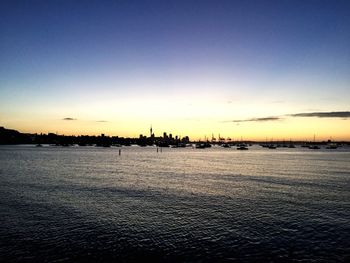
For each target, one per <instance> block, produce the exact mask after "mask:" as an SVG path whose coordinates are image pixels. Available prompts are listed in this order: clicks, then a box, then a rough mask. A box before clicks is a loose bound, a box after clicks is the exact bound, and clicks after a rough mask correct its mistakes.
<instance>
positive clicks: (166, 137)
mask: <svg viewBox="0 0 350 263" xmlns="http://www.w3.org/2000/svg"><path fill="white" fill-rule="evenodd" d="M191 143H197V144H198V143H205V144H208V145H210V144H218V145H221V146H227V147H230V146H235V145H238V146H239V145H240V144H242V143H246V144H261V145H262V146H263V145H264V144H267V142H258V141H231V140H229V141H223V140H220V141H216V140H214V141H213V140H211V141H209V140H208V139H206V140H204V141H191V140H190V138H189V137H188V136H185V137H180V136H177V135H176V136H173V135H172V134H167V133H165V132H164V133H163V136H159V137H156V136H155V135H154V133H152V132H151V133H150V136H149V137H147V136H144V135H142V134H140V136H139V137H138V138H129V137H127V138H125V137H119V136H106V135H104V134H101V135H99V136H95V135H93V136H89V135H78V136H72V135H59V134H55V133H48V134H43V133H40V134H37V133H35V134H30V133H21V132H19V131H16V130H12V129H6V128H4V127H0V145H1V144H2V145H11V144H36V145H38V146H40V145H42V144H50V145H54V146H72V145H79V146H93V145H94V146H101V147H110V146H130V145H132V144H136V145H139V146H152V145H156V146H159V147H169V146H176V147H186V145H187V144H191ZM273 143H274V144H276V145H277V147H279V146H278V145H280V146H281V147H282V146H287V145H290V144H291V143H293V144H298V145H301V146H307V145H326V144H329V143H333V144H338V145H350V142H347V141H338V142H331V141H330V140H328V141H319V142H311V141H307V142H306V141H294V142H291V141H274V142H273ZM268 144H271V142H269V143H268Z"/></svg>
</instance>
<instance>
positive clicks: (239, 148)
mask: <svg viewBox="0 0 350 263" xmlns="http://www.w3.org/2000/svg"><path fill="white" fill-rule="evenodd" d="M237 150H248V147H247V146H244V145H241V146H238V147H237Z"/></svg>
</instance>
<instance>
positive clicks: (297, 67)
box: [0, 0, 350, 140]
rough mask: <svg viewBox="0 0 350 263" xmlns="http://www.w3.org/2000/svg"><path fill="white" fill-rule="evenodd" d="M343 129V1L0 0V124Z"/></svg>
mask: <svg viewBox="0 0 350 263" xmlns="http://www.w3.org/2000/svg"><path fill="white" fill-rule="evenodd" d="M150 125H152V126H153V130H154V132H155V133H156V135H161V134H162V133H163V131H165V132H168V133H172V134H174V135H175V134H178V135H182V136H184V135H189V136H190V138H192V139H198V138H204V137H205V136H207V137H211V136H212V134H214V135H215V136H216V137H217V135H218V134H219V133H220V134H221V136H222V137H231V138H233V139H238V138H239V139H240V138H241V137H242V138H243V139H256V140H259V139H260V140H262V139H263V140H265V138H269V139H271V138H274V139H286V140H289V139H290V138H291V139H307V140H311V139H313V136H314V134H316V139H319V140H321V139H322V140H323V139H329V138H332V139H338V140H344V139H345V140H350V1H321V0H318V1H283V0H280V1H233V0H231V1H220V0H216V1H214V0H213V1H185V0H184V1H132V0H131V1H130V0H128V1H127V0H125V1H72V0H70V1H68V0H67V1H64V0H61V1H24V0H23V1H13V0H11V1H4V0H2V1H0V126H4V127H5V128H10V129H17V130H19V131H21V132H33V133H34V132H38V133H40V132H43V133H47V132H58V133H59V134H67V135H68V134H76V135H78V134H100V133H105V134H107V135H119V136H138V135H139V134H140V133H143V134H146V135H148V134H149V128H150Z"/></svg>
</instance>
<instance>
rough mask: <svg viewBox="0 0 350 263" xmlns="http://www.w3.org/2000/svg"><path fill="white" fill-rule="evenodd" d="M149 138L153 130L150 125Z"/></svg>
mask: <svg viewBox="0 0 350 263" xmlns="http://www.w3.org/2000/svg"><path fill="white" fill-rule="evenodd" d="M149 134H150V135H149V137H152V134H153V129H152V124H151V128H150V129H149Z"/></svg>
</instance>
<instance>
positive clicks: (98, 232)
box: [0, 145, 350, 263]
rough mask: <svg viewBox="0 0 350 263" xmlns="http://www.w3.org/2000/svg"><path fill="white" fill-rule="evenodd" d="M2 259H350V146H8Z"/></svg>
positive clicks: (0, 179) (2, 154) (2, 187)
mask: <svg viewBox="0 0 350 263" xmlns="http://www.w3.org/2000/svg"><path fill="white" fill-rule="evenodd" d="M119 149H121V152H120V155H119ZM0 262H327V263H328V262H350V147H348V148H347V147H342V148H338V149H336V150H328V149H325V148H323V149H320V150H310V149H306V148H301V147H297V148H294V149H293V148H291V149H289V148H278V149H275V150H271V149H266V148H262V147H260V146H258V145H254V146H252V147H250V149H249V150H248V151H238V150H236V148H222V147H211V148H207V149H195V148H162V149H161V150H160V149H158V150H157V148H156V147H138V146H129V147H121V148H117V147H111V148H99V147H89V146H87V147H79V146H74V147H55V146H49V145H44V146H43V147H35V146H34V145H15V146H4V145H3V146H0Z"/></svg>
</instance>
